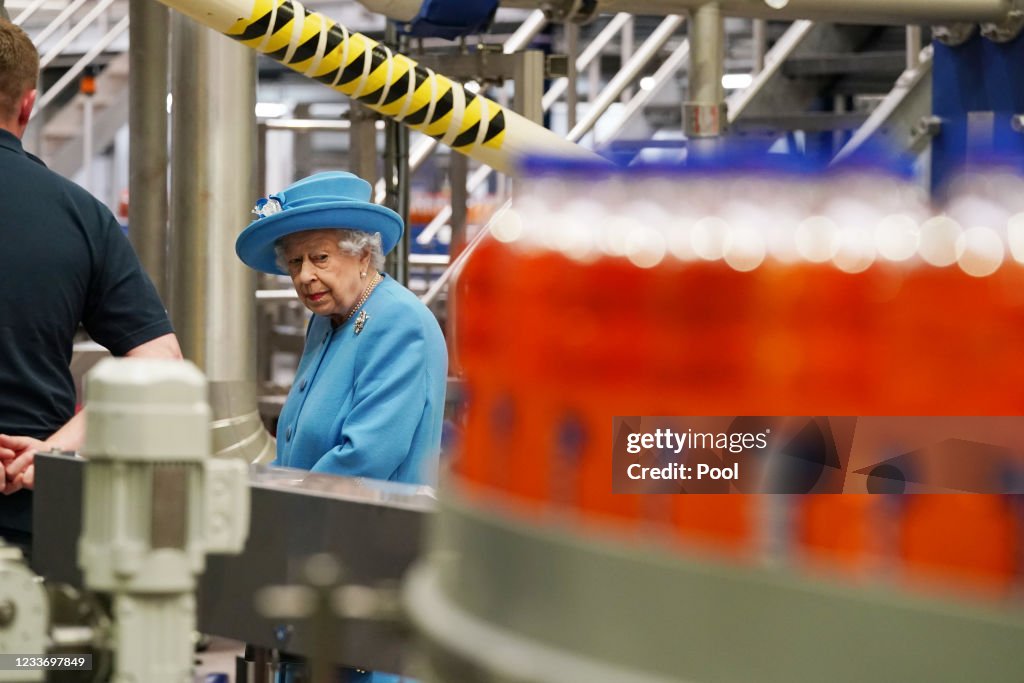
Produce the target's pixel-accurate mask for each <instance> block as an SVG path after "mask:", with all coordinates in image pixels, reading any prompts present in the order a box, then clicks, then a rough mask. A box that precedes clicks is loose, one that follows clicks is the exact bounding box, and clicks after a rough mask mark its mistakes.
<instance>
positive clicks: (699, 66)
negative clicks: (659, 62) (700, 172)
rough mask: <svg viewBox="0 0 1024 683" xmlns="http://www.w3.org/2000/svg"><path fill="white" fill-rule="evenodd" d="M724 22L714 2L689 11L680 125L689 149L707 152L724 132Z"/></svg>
mask: <svg viewBox="0 0 1024 683" xmlns="http://www.w3.org/2000/svg"><path fill="white" fill-rule="evenodd" d="M724 71H725V25H724V22H723V20H722V13H721V10H720V8H719V6H718V3H716V2H709V3H707V4H706V5H701V6H700V7H699V8H697V9H696V10H694V11H693V16H692V17H691V23H690V93H689V101H687V102H685V103H684V104H683V128H684V131H685V133H686V137H687V139H688V140H689V143H688V144H689V148H688V149H689V151H690V152H691V153H695V154H709V153H712V152H714V149H715V147H716V146H717V142H718V141H717V138H718V137H719V136H721V135H722V133H724V132H725V128H726V126H727V125H728V119H727V118H726V112H725V91H724V89H723V88H722V75H723V72H724Z"/></svg>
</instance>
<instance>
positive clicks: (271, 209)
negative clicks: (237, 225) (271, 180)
mask: <svg viewBox="0 0 1024 683" xmlns="http://www.w3.org/2000/svg"><path fill="white" fill-rule="evenodd" d="M283 210H284V209H283V208H282V207H281V202H280V201H279V200H278V199H277V197H274V196H270V197H265V198H263V199H260V200H259V201H257V202H256V206H255V207H254V208H253V210H252V212H253V213H254V214H256V215H257V216H259V217H260V218H266V217H267V216H273V215H274V214H275V213H281V211H283Z"/></svg>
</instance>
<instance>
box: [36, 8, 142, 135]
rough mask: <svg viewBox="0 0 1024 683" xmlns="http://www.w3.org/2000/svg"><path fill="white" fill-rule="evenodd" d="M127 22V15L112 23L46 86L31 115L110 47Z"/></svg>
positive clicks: (125, 28)
mask: <svg viewBox="0 0 1024 683" xmlns="http://www.w3.org/2000/svg"><path fill="white" fill-rule="evenodd" d="M128 22H129V18H128V16H127V15H125V16H124V17H122V18H121V21H119V22H117V23H116V24H115V25H114V28H112V29H110V30H109V31H107V33H106V35H105V36H103V37H102V38H100V39H99V40H98V41H97V42H96V44H94V45H93V46H92V47H91V48H89V51H88V52H86V53H85V54H84V55H82V57H81V58H80V59H79V60H78V61H77V62H75V65H74V66H73V67H71V68H70V69H68V70H67V71H66V72H64V75H63V76H61V77H60V78H59V79H57V82H56V83H54V84H53V85H51V86H50V87H49V88H47V90H46V92H45V93H43V94H42V95H41V96H40V97H39V101H38V102H37V103H36V107H35V110H34V111H33V112H32V116H33V117H34V116H35V115H36V113H38V112H41V111H42V110H43V109H45V108H46V105H48V104H50V102H52V101H53V98H55V97H56V96H57V95H59V94H60V93H61V91H63V90H64V88H66V87H68V85H69V84H70V83H72V82H73V81H74V80H75V79H76V78H78V76H79V74H81V73H82V71H83V70H85V67H87V66H88V65H90V64H92V62H93V60H95V59H96V58H97V57H98V56H99V55H100V54H101V53H102V52H103V51H104V50H106V49H107V48H108V47H110V44H111V43H113V42H114V41H115V40H117V38H118V37H119V36H120V35H121V34H123V33H124V32H125V31H127V30H128Z"/></svg>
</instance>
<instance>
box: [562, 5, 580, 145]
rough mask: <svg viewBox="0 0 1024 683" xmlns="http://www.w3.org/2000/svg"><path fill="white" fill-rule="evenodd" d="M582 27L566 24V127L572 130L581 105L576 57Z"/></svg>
mask: <svg viewBox="0 0 1024 683" xmlns="http://www.w3.org/2000/svg"><path fill="white" fill-rule="evenodd" d="M579 38H580V27H579V25H577V24H573V23H569V24H565V54H566V56H567V57H568V59H567V60H566V61H567V62H568V65H567V66H568V70H567V72H566V76H565V80H566V86H567V87H566V91H565V112H566V116H565V127H566V129H567V130H572V129H573V128H575V127H576V114H577V111H576V110H577V108H578V106H579V97H577V94H578V91H579V82H578V76H577V73H578V72H577V69H576V57H577V55H578V53H579V43H580V40H579Z"/></svg>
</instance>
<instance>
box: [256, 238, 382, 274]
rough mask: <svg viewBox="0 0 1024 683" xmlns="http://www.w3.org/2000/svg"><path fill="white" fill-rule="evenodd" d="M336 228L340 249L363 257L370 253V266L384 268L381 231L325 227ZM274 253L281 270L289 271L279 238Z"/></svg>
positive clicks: (374, 268)
mask: <svg viewBox="0 0 1024 683" xmlns="http://www.w3.org/2000/svg"><path fill="white" fill-rule="evenodd" d="M324 230H334V231H335V232H336V233H338V249H340V250H341V251H342V252H344V253H346V254H350V255H352V256H355V257H356V258H359V257H361V256H362V255H363V254H365V253H367V252H369V253H370V268H372V269H373V270H384V247H383V246H382V245H381V241H380V233H379V232H364V231H362V230H355V229H352V228H324ZM274 253H275V254H277V265H278V266H279V267H280V268H281V270H283V271H285V272H287V271H288V269H287V268H286V267H285V264H284V247H282V246H281V241H280V240H278V242H277V244H275V245H274Z"/></svg>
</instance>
